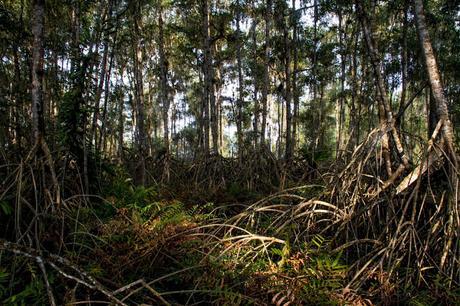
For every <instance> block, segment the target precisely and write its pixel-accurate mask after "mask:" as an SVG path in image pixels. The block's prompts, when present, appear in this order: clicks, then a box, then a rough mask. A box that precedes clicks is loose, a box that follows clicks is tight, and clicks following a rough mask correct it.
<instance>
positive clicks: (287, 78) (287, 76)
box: [283, 23, 292, 160]
mask: <svg viewBox="0 0 460 306" xmlns="http://www.w3.org/2000/svg"><path fill="white" fill-rule="evenodd" d="M288 27H289V23H284V26H283V38H284V54H285V56H284V82H285V92H284V99H285V101H286V131H285V134H286V135H285V139H286V147H285V153H284V157H285V158H286V160H290V159H291V157H292V135H291V127H292V112H291V103H292V95H291V42H290V40H289V28H288Z"/></svg>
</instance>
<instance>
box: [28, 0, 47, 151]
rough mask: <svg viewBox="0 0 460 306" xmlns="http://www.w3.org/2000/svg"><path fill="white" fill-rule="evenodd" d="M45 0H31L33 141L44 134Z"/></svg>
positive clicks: (36, 140) (35, 141)
mask: <svg viewBox="0 0 460 306" xmlns="http://www.w3.org/2000/svg"><path fill="white" fill-rule="evenodd" d="M44 20H45V1H44V0H34V1H33V15H32V35H33V45H32V90H31V93H32V137H33V140H34V143H39V142H40V141H42V139H43V137H44V134H45V120H44V117H43V74H44V71H43V64H44V53H45V51H44V47H43V41H44Z"/></svg>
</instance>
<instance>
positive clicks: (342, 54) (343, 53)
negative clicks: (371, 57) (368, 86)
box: [336, 11, 346, 158]
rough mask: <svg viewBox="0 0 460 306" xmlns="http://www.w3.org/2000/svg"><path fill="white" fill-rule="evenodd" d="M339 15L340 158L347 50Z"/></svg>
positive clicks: (339, 14)
mask: <svg viewBox="0 0 460 306" xmlns="http://www.w3.org/2000/svg"><path fill="white" fill-rule="evenodd" d="M338 16H339V46H340V97H339V116H338V117H339V118H338V131H337V134H338V135H337V147H336V157H337V158H339V157H340V156H341V155H342V151H343V149H344V148H343V142H344V135H343V131H344V127H343V126H344V121H345V105H344V104H345V61H346V50H345V44H344V40H345V41H346V29H344V27H343V15H342V12H341V11H339V12H338Z"/></svg>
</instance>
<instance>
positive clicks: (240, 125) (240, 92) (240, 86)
mask: <svg viewBox="0 0 460 306" xmlns="http://www.w3.org/2000/svg"><path fill="white" fill-rule="evenodd" d="M240 21H241V7H240V2H239V0H237V2H236V61H237V70H238V99H237V102H236V108H237V117H236V137H237V142H238V157H239V159H238V160H241V157H242V153H243V104H244V84H243V82H244V80H243V68H242V59H241V48H242V44H241V29H240Z"/></svg>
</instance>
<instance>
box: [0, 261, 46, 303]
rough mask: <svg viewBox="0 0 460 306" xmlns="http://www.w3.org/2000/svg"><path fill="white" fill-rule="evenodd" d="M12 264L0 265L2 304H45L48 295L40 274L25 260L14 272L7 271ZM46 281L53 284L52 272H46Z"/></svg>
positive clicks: (0, 301) (0, 297)
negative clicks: (3, 266) (21, 266)
mask: <svg viewBox="0 0 460 306" xmlns="http://www.w3.org/2000/svg"><path fill="white" fill-rule="evenodd" d="M9 269H13V267H12V266H6V267H5V268H2V267H0V303H1V304H2V305H21V306H23V305H24V306H25V305H46V304H47V303H48V297H47V294H46V289H45V285H44V282H43V278H42V274H41V273H40V272H38V271H37V267H36V266H35V265H34V264H33V263H31V262H27V263H26V264H25V265H24V266H23V268H21V269H20V270H19V271H17V270H16V271H15V273H16V274H14V275H13V274H12V273H10V272H8V270H9ZM18 273H19V274H18ZM48 281H49V282H50V284H51V285H52V284H54V283H55V281H54V274H52V273H48Z"/></svg>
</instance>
